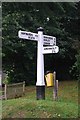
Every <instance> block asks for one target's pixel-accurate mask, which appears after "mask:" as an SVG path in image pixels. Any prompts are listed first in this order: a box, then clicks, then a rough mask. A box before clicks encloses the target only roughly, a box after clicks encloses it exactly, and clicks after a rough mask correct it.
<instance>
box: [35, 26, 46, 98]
mask: <svg viewBox="0 0 80 120" xmlns="http://www.w3.org/2000/svg"><path fill="white" fill-rule="evenodd" d="M37 49H38V50H37V82H36V88H37V89H36V92H37V99H45V82H44V55H43V53H42V49H43V28H42V27H40V28H38V48H37Z"/></svg>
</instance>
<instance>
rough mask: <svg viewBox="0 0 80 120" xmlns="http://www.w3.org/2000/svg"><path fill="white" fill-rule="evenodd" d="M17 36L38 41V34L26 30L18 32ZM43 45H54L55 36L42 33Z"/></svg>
mask: <svg viewBox="0 0 80 120" xmlns="http://www.w3.org/2000/svg"><path fill="white" fill-rule="evenodd" d="M18 36H19V38H22V39H27V40H34V41H38V40H39V39H38V34H37V33H32V32H26V31H21V30H20V31H19V32H18ZM43 45H56V37H53V36H48V35H43Z"/></svg>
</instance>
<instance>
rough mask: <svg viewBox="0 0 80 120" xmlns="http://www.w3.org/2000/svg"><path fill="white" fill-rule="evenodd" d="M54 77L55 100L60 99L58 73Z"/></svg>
mask: <svg viewBox="0 0 80 120" xmlns="http://www.w3.org/2000/svg"><path fill="white" fill-rule="evenodd" d="M53 76H54V87H53V99H54V100H57V99H58V80H56V72H55V71H54V73H53Z"/></svg>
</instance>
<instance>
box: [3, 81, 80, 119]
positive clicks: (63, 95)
mask: <svg viewBox="0 0 80 120" xmlns="http://www.w3.org/2000/svg"><path fill="white" fill-rule="evenodd" d="M2 103H3V104H2V106H3V107H2V108H3V109H2V117H3V118H77V117H78V84H77V82H75V81H70V82H68V81H64V82H59V93H58V100H57V101H54V100H53V88H52V87H49V88H47V87H46V92H45V100H36V88H35V86H28V87H26V91H25V96H23V97H21V98H16V99H10V100H3V102H2Z"/></svg>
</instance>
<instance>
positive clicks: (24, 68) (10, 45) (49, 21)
mask: <svg viewBox="0 0 80 120" xmlns="http://www.w3.org/2000/svg"><path fill="white" fill-rule="evenodd" d="M2 17H3V20H2V30H3V32H2V39H3V41H2V42H3V51H2V52H3V70H4V71H6V73H7V74H8V76H9V78H10V79H9V82H20V81H24V80H25V81H26V83H27V84H29V83H30V82H31V83H32V82H33V83H35V81H36V77H35V76H36V62H37V59H36V56H37V44H36V42H31V41H26V40H22V39H19V38H18V31H19V30H26V31H32V32H37V30H36V29H37V28H38V27H40V26H42V27H43V28H44V34H48V35H52V36H56V38H57V45H58V46H59V47H60V52H59V54H58V55H55V56H56V58H55V56H54V55H50V56H49V57H48V56H45V61H49V60H53V61H52V63H51V61H49V64H51V65H50V66H52V64H53V63H54V60H55V61H57V63H58V62H59V60H62V61H63V62H64V61H65V59H67V60H68V61H70V63H71V61H73V62H72V63H71V64H70V65H68V70H69V67H70V66H71V65H72V64H73V63H74V61H75V54H76V49H74V48H73V45H72V44H73V40H74V39H75V38H77V36H78V34H77V29H74V27H75V28H77V24H76V23H77V17H78V15H77V3H54V2H52V3H44V2H41V3H37V2H36V3H31V2H26V3H16V2H13V3H8V2H7V3H2ZM74 33H75V36H74ZM47 66H48V67H47ZM50 66H49V65H48V62H45V70H47V69H48V68H50ZM61 66H62V65H61ZM51 69H53V66H52V67H51ZM55 69H56V67H55ZM58 69H59V67H58Z"/></svg>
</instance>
